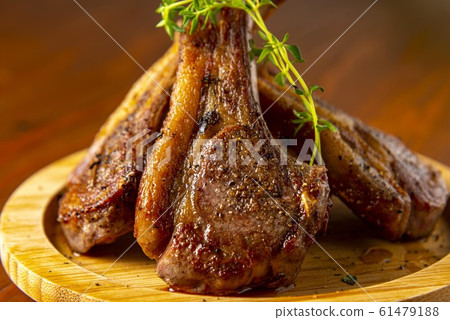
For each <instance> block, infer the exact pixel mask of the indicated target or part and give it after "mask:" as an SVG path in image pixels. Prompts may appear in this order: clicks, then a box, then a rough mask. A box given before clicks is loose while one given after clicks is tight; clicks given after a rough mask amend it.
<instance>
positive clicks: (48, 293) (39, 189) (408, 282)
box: [0, 151, 450, 301]
mask: <svg viewBox="0 0 450 320" xmlns="http://www.w3.org/2000/svg"><path fill="white" fill-rule="evenodd" d="M83 155H84V151H81V152H78V153H75V154H73V155H70V156H68V157H66V158H63V159H61V160H59V161H57V162H55V163H52V164H51V165H49V166H47V167H46V168H44V169H42V170H40V171H39V172H37V173H36V174H34V175H33V176H32V177H30V178H29V179H28V180H26V181H25V182H24V183H23V184H22V185H21V186H20V187H19V188H18V189H17V190H16V191H15V192H14V194H13V195H12V196H11V197H10V199H9V200H8V202H7V203H6V205H5V207H4V209H3V213H2V215H1V227H0V235H1V237H0V240H1V259H2V262H3V265H4V267H5V269H6V271H7V272H8V274H9V276H10V277H11V279H12V281H14V283H15V284H16V285H17V286H19V287H20V288H21V289H22V290H23V291H24V292H25V293H26V294H28V295H29V296H30V297H32V298H33V299H35V300H38V301H168V300H170V301H218V300H219V301H372V299H374V300H376V301H396V300H432V301H449V300H450V287H449V284H450V255H449V252H450V232H449V229H450V218H449V216H450V213H449V211H450V210H448V209H447V210H446V212H445V213H444V215H443V216H442V217H441V219H440V220H439V222H438V224H437V226H436V228H435V230H434V232H433V233H432V234H431V235H430V236H429V237H428V238H426V239H422V240H418V241H409V242H407V241H400V242H396V243H391V242H388V241H384V240H381V239H379V238H378V237H377V236H376V234H375V233H374V232H373V231H372V230H371V229H370V228H369V227H368V226H366V225H365V224H364V223H363V222H361V221H360V220H359V219H358V218H356V217H354V216H353V215H352V214H351V213H350V212H349V210H348V209H347V208H346V207H345V206H344V205H342V204H341V203H340V202H339V201H338V200H337V199H333V202H334V204H335V205H334V207H333V210H332V218H331V220H330V223H329V228H328V232H327V235H326V236H324V237H322V238H320V239H319V240H318V241H319V243H320V244H321V245H322V246H323V248H324V249H325V250H327V252H328V253H329V254H330V255H331V256H332V257H333V259H334V260H335V261H336V262H338V263H339V264H340V265H341V266H342V267H343V268H344V269H345V270H347V271H348V272H349V273H350V274H351V275H356V276H357V279H358V283H359V284H360V285H361V286H362V287H364V290H363V289H361V288H360V287H359V286H358V285H356V284H355V285H353V286H351V285H348V284H346V283H344V282H343V281H342V280H341V279H342V278H343V277H344V276H345V273H344V271H343V270H342V269H341V268H340V267H339V266H338V265H337V264H336V262H335V261H333V260H332V259H330V257H329V256H328V255H327V254H326V253H325V252H324V251H322V249H320V248H319V247H318V246H317V245H314V246H313V247H312V248H311V250H310V252H309V254H308V256H307V258H306V260H305V262H304V264H303V267H302V272H301V273H300V275H299V277H298V278H297V281H296V283H297V285H296V286H295V287H293V288H286V289H285V290H276V291H272V290H270V291H259V290H253V291H248V292H244V293H242V294H239V295H235V296H227V297H215V296H199V295H190V294H184V293H178V292H172V291H170V290H169V289H168V287H167V285H166V284H165V283H164V282H163V281H162V280H161V279H159V278H158V277H157V276H156V274H155V262H154V261H153V260H149V259H148V258H147V257H146V256H144V254H143V253H142V252H141V250H140V247H139V246H138V245H137V244H134V245H133V246H131V249H130V250H129V251H127V252H126V253H125V254H124V255H123V256H121V255H122V253H123V252H124V251H125V250H126V249H127V248H128V247H130V245H132V244H133V242H134V239H133V238H132V236H131V235H129V236H125V237H123V238H122V239H120V240H119V241H118V242H117V243H115V244H111V245H104V246H98V247H96V248H94V249H93V250H91V251H90V252H89V254H86V255H81V256H80V255H75V254H73V253H72V252H71V251H70V249H69V248H68V247H67V244H66V242H65V239H64V237H63V235H62V233H61V229H60V227H59V225H58V223H57V222H56V210H57V201H58V195H59V193H60V192H61V190H62V188H63V187H64V184H65V183H66V178H67V176H68V174H69V172H70V171H71V170H72V169H73V168H74V166H75V165H76V164H77V163H78V162H79V161H80V159H81V157H82V156H83ZM425 160H426V161H428V162H431V163H432V164H433V165H435V166H436V167H438V168H439V169H440V170H441V171H442V173H443V175H444V177H445V180H446V181H447V184H448V185H450V169H449V168H447V167H445V166H443V165H441V164H439V163H436V162H434V161H432V160H429V159H425ZM119 257H120V259H118V258H119ZM114 262H115V263H114Z"/></svg>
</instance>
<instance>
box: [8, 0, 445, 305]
mask: <svg viewBox="0 0 450 320" xmlns="http://www.w3.org/2000/svg"><path fill="white" fill-rule="evenodd" d="M372 2H373V1H372V0H364V1H361V0H341V1H333V0H301V1H299V0H296V1H294V0H290V1H288V2H287V3H286V4H285V5H283V6H282V7H281V8H280V9H279V10H278V11H277V12H276V13H275V14H274V15H273V16H272V18H271V19H270V21H269V25H270V27H271V28H272V30H274V31H275V33H276V34H278V35H282V34H283V33H284V32H287V31H289V33H290V36H291V37H290V42H292V43H296V44H298V45H299V46H300V48H301V49H302V52H303V55H304V57H305V58H306V59H307V62H306V64H305V65H303V66H301V68H303V70H305V68H307V67H308V65H310V64H311V63H312V62H313V61H314V60H316V58H317V57H319V56H320V55H321V53H322V52H324V51H325V50H326V49H327V48H328V47H329V46H330V44H332V43H333V42H334V41H335V40H336V39H337V38H338V37H339V36H340V35H341V34H342V33H343V32H344V31H345V30H346V29H347V28H348V26H350V25H351V24H352V22H354V21H355V19H356V18H357V17H358V16H359V15H360V14H361V13H362V12H363V11H364V10H365V9H366V8H367V7H368V6H369V5H370V4H371V3H372ZM79 3H80V4H81V5H82V6H83V7H85V9H86V10H87V11H88V12H89V13H91V14H92V15H93V16H94V17H95V18H96V19H97V20H98V22H99V23H100V24H101V25H102V26H103V27H104V28H105V29H106V30H108V32H109V33H110V34H111V35H112V36H113V37H114V38H115V39H116V40H117V41H118V42H119V43H120V44H121V45H122V46H123V47H124V48H126V50H127V51H128V52H129V53H130V54H131V55H132V56H133V57H134V58H135V59H136V60H137V61H139V63H140V64H141V65H142V66H144V67H148V66H150V65H151V64H152V63H153V62H154V61H155V60H156V59H157V58H158V57H159V56H160V55H161V54H162V53H163V52H164V51H165V49H166V48H167V47H168V46H169V43H170V41H169V39H168V38H167V36H166V35H165V33H164V32H163V31H162V30H156V29H155V28H154V25H155V24H156V23H157V21H158V16H157V15H156V14H154V13H153V10H154V9H155V7H156V5H155V3H154V2H152V1H149V0H133V1H131V0H128V1H123V0H122V1H119V0H110V1H107V2H106V1H94V0H89V1H87V0H86V1H79ZM1 11H2V13H1V16H2V17H1V19H0V30H1V31H0V39H1V42H2V50H0V61H1V62H0V108H1V111H2V113H1V116H0V147H1V153H0V181H1V185H2V189H1V191H0V203H1V204H2V205H3V204H4V203H5V201H6V200H7V198H8V196H9V195H10V194H11V192H12V191H13V190H14V189H15V188H16V187H17V186H18V185H19V184H20V183H21V182H22V181H23V180H24V179H25V178H27V177H28V176H29V175H31V174H32V173H33V172H35V171H36V170H38V169H39V168H41V167H43V166H45V165H46V164H49V163H51V162H52V161H54V160H56V159H58V158H61V157H62V156H65V155H68V154H70V153H72V152H74V151H77V150H80V149H82V148H85V147H87V146H88V145H89V143H90V141H91V140H92V138H93V136H94V134H95V132H96V130H97V129H98V128H99V126H100V125H101V124H102V122H103V121H104V120H105V118H106V117H107V116H108V114H109V113H110V112H111V111H112V110H114V108H115V107H116V106H117V105H118V104H119V102H120V101H121V99H122V98H123V97H124V95H125V93H126V92H127V90H128V89H129V88H130V86H131V84H132V83H133V81H134V80H136V79H137V78H138V77H139V76H140V75H141V73H142V70H141V69H140V68H139V67H138V66H136V64H135V63H134V62H133V61H132V60H131V59H130V58H129V57H128V56H127V55H125V54H124V52H123V51H122V50H121V49H120V48H119V47H118V46H117V45H116V44H115V43H114V42H113V41H112V40H111V39H110V38H109V37H108V36H107V35H106V34H105V33H104V32H103V31H102V30H101V29H99V27H98V26H97V25H95V24H94V23H93V22H92V20H90V19H89V17H88V16H87V15H86V14H85V13H84V12H83V11H82V10H81V9H80V8H79V7H78V6H77V5H76V4H75V2H73V1H72V0H66V1H57V0H43V1H28V2H26V3H25V2H21V1H14V2H13V1H9V2H8V3H7V4H3V5H2V9H1ZM449 14H450V3H448V2H444V1H431V2H430V1H424V0H422V1H420V0H397V1H385V0H380V1H379V2H378V3H376V4H375V5H374V6H373V7H372V8H371V9H370V10H369V11H368V12H367V13H366V15H365V16H363V17H362V18H361V20H360V21H358V22H357V23H356V24H355V25H354V26H353V27H352V28H351V29H350V30H349V31H348V32H347V33H346V34H345V35H344V36H342V38H341V39H340V40H339V41H337V43H336V44H335V45H334V46H332V47H331V48H330V50H329V51H328V52H327V53H326V54H325V55H324V56H323V57H322V58H321V59H320V60H319V61H318V62H317V63H316V64H315V65H314V66H313V67H312V68H311V69H310V70H309V71H308V72H307V73H306V75H305V79H306V80H307V82H308V83H314V84H320V85H322V86H323V87H324V88H325V93H324V94H323V97H324V98H325V99H327V100H329V101H331V102H332V103H333V104H335V105H336V106H338V107H340V108H342V109H344V110H346V111H347V112H349V113H351V114H353V115H355V116H357V117H359V118H361V119H363V120H364V121H366V122H367V123H369V124H371V125H373V126H375V127H378V128H380V129H382V130H385V131H387V132H389V133H392V134H395V135H397V136H399V137H401V138H402V139H403V140H404V141H405V142H406V144H407V145H408V146H409V147H411V148H412V149H413V150H415V151H417V152H421V153H423V154H425V155H427V156H429V157H432V158H434V159H436V160H439V161H441V162H443V163H445V164H447V165H450V148H449V147H448V143H449V142H450V126H449V122H450V90H449V88H450V20H449V19H448V16H449ZM0 301H30V299H29V298H28V297H27V296H26V295H25V294H23V293H22V292H21V291H20V290H19V289H18V288H17V287H16V286H15V285H14V284H12V283H11V282H10V281H9V279H8V277H7V276H6V274H5V272H4V270H3V269H1V268H0Z"/></svg>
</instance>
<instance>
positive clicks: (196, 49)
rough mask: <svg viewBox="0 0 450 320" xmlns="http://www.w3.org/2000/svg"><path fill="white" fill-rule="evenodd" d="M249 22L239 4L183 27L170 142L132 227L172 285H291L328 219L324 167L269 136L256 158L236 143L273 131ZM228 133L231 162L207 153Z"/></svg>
mask: <svg viewBox="0 0 450 320" xmlns="http://www.w3.org/2000/svg"><path fill="white" fill-rule="evenodd" d="M247 28H248V27H247V25H246V17H245V16H244V15H243V14H242V13H240V12H236V11H232V10H223V12H222V19H221V21H220V23H219V26H218V28H214V29H213V28H207V29H206V30H204V31H199V32H196V33H195V34H194V35H192V36H190V35H182V36H181V40H180V43H181V53H180V65H179V69H178V72H177V79H176V84H175V89H174V92H173V95H172V97H173V101H172V104H171V110H170V111H169V115H168V118H167V119H166V120H165V122H164V127H163V134H164V135H163V137H162V138H161V139H160V140H159V141H158V142H157V145H156V146H157V147H156V148H155V150H158V151H159V152H160V153H161V154H165V153H166V150H167V149H168V148H169V147H172V149H171V151H172V152H171V155H172V156H171V161H170V162H169V163H167V167H162V168H161V167H159V168H158V167H157V166H156V165H157V164H158V163H160V159H158V154H157V153H155V152H153V154H152V155H151V158H152V159H151V160H149V164H148V165H147V168H146V172H145V173H144V176H143V178H142V181H141V186H140V190H139V196H138V202H137V206H136V208H137V209H136V211H137V215H136V223H135V236H136V237H137V238H138V242H139V244H140V245H141V247H142V248H143V249H144V252H145V253H146V254H147V255H148V256H149V257H152V258H157V260H158V262H157V273H158V275H159V276H160V277H161V278H162V279H163V280H164V281H166V282H167V283H168V284H169V285H170V286H171V287H172V288H175V289H177V290H181V291H185V292H191V293H202V294H207V293H209V294H229V293H235V292H238V291H240V290H242V289H244V288H247V287H259V286H264V287H278V286H281V285H290V284H292V283H293V282H294V280H295V278H296V276H297V274H298V272H299V270H300V266H301V263H302V261H303V259H304V256H305V254H306V251H307V250H308V248H309V246H310V245H311V244H312V242H313V241H314V237H315V236H316V234H317V233H320V232H323V231H324V230H325V229H326V225H327V222H328V215H329V205H330V202H329V197H328V196H329V187H328V183H327V177H326V169H325V168H324V167H318V166H314V167H309V166H307V165H295V164H294V160H293V159H292V158H290V157H289V160H288V163H287V164H286V165H284V166H282V165H280V163H279V159H280V150H279V147H278V146H274V145H271V144H270V143H267V144H264V145H263V147H262V148H261V150H260V154H261V155H262V159H263V160H264V161H265V162H266V165H261V164H260V163H259V162H258V161H256V160H254V159H253V160H252V158H251V157H249V152H248V149H247V148H246V147H244V145H243V142H242V141H243V140H248V141H250V142H251V143H252V144H254V143H256V142H257V141H259V140H260V139H267V138H269V139H270V137H271V134H270V132H269V131H268V129H267V126H266V124H265V122H264V121H263V119H262V117H260V115H261V111H260V107H259V105H258V102H257V100H256V99H257V97H256V95H255V81H256V78H255V73H252V64H251V63H250V61H249V58H248V51H247V44H248V35H247V30H248V29H247ZM178 103H181V104H182V105H183V106H184V108H183V109H181V108H179V106H178ZM185 113H188V114H189V115H191V116H193V117H194V118H195V119H196V120H197V121H198V122H199V125H197V124H195V122H194V121H192V120H191V119H187V117H186V115H185ZM179 119H183V121H182V122H181V121H180V120H179ZM176 125H178V126H176ZM175 128H176V131H175ZM193 138H196V139H193ZM204 140H206V141H207V142H206V144H204V145H201V141H204ZM174 141H176V143H174ZM232 141H234V142H236V147H235V148H236V149H235V151H236V157H235V158H236V164H235V165H233V164H232V163H230V162H229V161H228V159H216V158H215V153H216V151H217V150H218V149H222V151H223V153H224V154H226V153H227V152H228V151H229V150H228V147H229V143H230V142H232ZM174 146H176V148H174ZM195 150H197V151H198V152H199V156H198V157H197V155H198V154H197V153H196V152H195ZM152 163H153V166H152V165H151V164H152ZM163 182H164V183H163ZM156 187H157V188H158V190H157V189H156ZM164 188H167V189H164ZM155 200H163V201H162V202H160V201H157V202H155ZM161 204H163V206H161ZM293 219H295V221H293Z"/></svg>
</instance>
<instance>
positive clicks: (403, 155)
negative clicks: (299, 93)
mask: <svg viewBox="0 0 450 320" xmlns="http://www.w3.org/2000/svg"><path fill="white" fill-rule="evenodd" d="M258 87H259V92H260V99H261V106H262V108H263V110H264V109H267V108H269V106H272V104H274V105H273V108H271V109H269V111H268V112H267V113H266V114H265V119H267V122H268V125H269V127H270V129H271V131H272V134H274V135H275V137H292V134H293V132H294V130H295V126H294V125H293V124H292V123H291V122H290V119H292V109H293V108H295V109H297V110H301V109H302V104H301V102H299V100H298V98H297V97H295V95H294V94H292V93H291V92H287V93H286V94H284V95H283V92H284V91H285V89H284V88H281V87H279V86H278V85H277V84H276V83H274V81H273V73H271V70H269V69H268V68H260V70H259V78H258ZM316 110H317V114H318V116H319V117H320V118H323V119H326V120H329V121H331V122H332V123H333V124H334V125H335V126H336V127H337V128H338V130H339V132H338V133H333V132H331V131H323V132H322V134H321V140H322V155H323V159H324V161H325V165H326V167H327V169H328V173H327V174H328V178H329V181H330V186H331V192H332V193H333V194H335V195H336V196H338V197H339V198H340V199H341V200H342V201H343V202H344V203H346V204H347V206H348V207H349V208H350V209H351V210H352V211H353V212H354V213H355V214H356V215H358V216H359V217H361V218H362V219H363V220H364V221H366V222H368V223H369V224H371V225H373V226H374V227H376V228H377V229H378V230H379V231H380V233H381V234H382V235H383V236H384V237H385V238H387V239H389V240H397V239H399V238H400V237H402V236H403V235H406V236H407V237H410V238H419V237H423V236H426V235H428V234H429V233H430V232H431V231H432V230H433V227H434V224H435V222H436V220H437V219H438V218H439V216H440V215H441V213H442V211H443V210H444V208H445V204H446V201H447V195H448V193H447V188H446V184H445V181H444V180H443V178H442V177H441V175H440V173H439V172H438V171H437V170H436V169H434V168H433V167H431V166H429V165H427V164H425V163H424V162H423V161H421V160H420V159H419V158H418V157H417V156H416V155H415V154H414V153H413V152H412V151H411V150H409V149H408V148H407V147H406V146H405V145H404V144H403V143H402V142H401V141H400V140H399V139H397V138H395V137H392V136H390V135H388V134H385V133H383V132H381V131H378V130H376V129H374V128H371V127H369V126H367V125H366V124H364V123H363V122H361V121H359V120H357V119H355V118H353V117H351V116H349V115H347V114H345V113H344V112H342V111H340V110H338V109H336V108H334V107H332V106H330V105H329V104H327V103H325V102H324V101H322V100H316ZM299 137H300V139H302V140H303V139H305V138H307V137H312V132H311V130H310V129H309V126H305V128H304V129H302V130H301V132H300V134H299Z"/></svg>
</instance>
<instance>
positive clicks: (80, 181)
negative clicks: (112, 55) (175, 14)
mask: <svg viewBox="0 0 450 320" xmlns="http://www.w3.org/2000/svg"><path fill="white" fill-rule="evenodd" d="M177 62H178V48H177V45H174V46H173V47H172V48H171V49H169V51H168V52H167V53H166V54H165V56H163V57H162V58H161V59H160V61H158V62H156V63H155V65H154V66H153V67H152V68H150V70H149V71H148V72H149V74H150V75H151V76H152V77H153V78H154V79H155V80H156V81H157V82H158V83H159V85H160V86H161V87H160V86H158V85H157V84H156V82H155V81H154V80H152V79H151V78H150V76H149V75H147V74H144V75H143V76H142V77H141V78H140V79H139V80H138V81H137V82H136V84H135V85H134V87H133V88H132V89H131V91H130V92H129V94H128V96H127V97H126V98H125V100H124V101H123V102H122V104H121V105H120V106H119V107H118V108H117V109H116V111H115V112H114V113H113V114H112V115H111V116H110V117H109V119H108V121H107V122H106V123H105V124H104V125H103V127H102V128H101V129H100V131H99V133H98V134H97V135H96V137H95V140H94V142H93V144H92V146H91V147H90V149H89V151H88V153H87V155H86V156H85V157H84V159H83V160H82V161H81V163H80V164H79V165H78V166H77V167H76V169H75V170H74V172H73V173H72V174H71V175H70V177H69V181H68V185H67V191H66V192H65V193H64V195H63V197H62V199H61V200H60V204H59V212H58V220H59V221H60V222H61V225H62V229H63V231H64V234H65V236H66V238H67V240H68V243H69V245H70V247H71V248H72V250H74V251H76V252H86V251H88V250H89V249H90V248H91V247H92V246H94V245H96V244H103V243H111V242H113V241H115V240H116V239H117V238H118V237H119V236H121V235H123V234H125V233H128V232H130V231H132V230H133V224H134V208H135V204H136V196H137V190H138V186H139V181H140V177H141V175H142V170H143V168H139V166H137V165H136V161H141V160H142V162H145V154H141V155H139V153H142V152H144V153H145V149H143V150H135V149H136V148H135V146H136V145H138V144H139V142H140V141H144V140H145V139H148V140H151V137H152V134H155V131H156V130H158V129H159V128H160V126H161V123H162V119H163V117H164V116H165V114H166V113H167V109H168V106H169V97H168V95H167V94H166V93H165V92H164V90H166V91H168V90H170V88H171V86H172V85H173V81H174V76H175V71H176V64H177ZM163 89H164V90H163ZM134 140H137V141H135V143H136V144H135V145H131V147H130V145H129V143H130V142H133V141H134ZM150 145H151V141H149V142H148V143H146V147H147V148H148V147H150ZM127 148H128V154H127ZM130 148H131V149H130ZM130 151H131V153H130ZM140 156H142V157H140ZM138 157H140V158H138ZM143 165H144V163H141V166H143Z"/></svg>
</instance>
